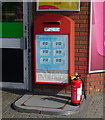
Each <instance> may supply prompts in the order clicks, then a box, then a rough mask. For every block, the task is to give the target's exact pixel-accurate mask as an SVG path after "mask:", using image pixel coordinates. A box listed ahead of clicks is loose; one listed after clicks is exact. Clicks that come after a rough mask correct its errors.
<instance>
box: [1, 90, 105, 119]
mask: <svg viewBox="0 0 105 120" xmlns="http://www.w3.org/2000/svg"><path fill="white" fill-rule="evenodd" d="M0 92H1V91H0ZM104 96H105V93H97V94H91V95H88V96H87V99H86V100H84V101H83V103H82V104H81V105H80V106H75V107H74V106H73V107H71V106H70V104H68V103H69V102H68V101H69V96H68V95H63V94H57V95H56V96H55V95H53V94H50V95H48V94H42V93H34V94H32V93H28V92H27V91H17V90H7V89H5V90H2V119H3V120H4V119H6V118H7V119H8V118H9V119H10V120H11V119H12V118H15V119H19V120H20V119H22V120H23V118H25V119H26V118H27V119H30V118H34V119H38V118H43V119H44V118H46V119H48V118H50V119H54V120H56V119H58V118H61V119H67V118H68V119H69V118H76V119H79V118H95V119H96V118H97V119H100V118H103V119H105V116H104V110H105V105H104V104H103V98H104ZM23 97H25V98H26V97H27V98H28V99H26V101H25V99H24V101H21V102H22V103H24V104H21V105H23V106H24V107H31V108H32V105H34V108H33V109H30V112H29V110H28V111H27V109H26V108H25V109H23V108H20V107H19V108H18V107H17V108H16V106H17V105H19V104H20V101H19V100H22V98H23ZM35 99H36V102H33V100H35ZM30 101H31V102H30ZM54 101H55V102H54ZM16 104H17V105H16ZM46 105H47V107H48V106H49V107H48V108H46ZM23 106H22V107H23ZM58 108H59V109H58ZM62 108H63V109H62ZM28 109H29V108H28ZM25 110H26V111H25ZM49 111H50V112H49ZM52 111H53V112H52ZM65 111H66V114H64V113H65ZM67 111H69V114H67Z"/></svg>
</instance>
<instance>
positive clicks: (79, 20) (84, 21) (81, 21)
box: [75, 19, 89, 24]
mask: <svg viewBox="0 0 105 120" xmlns="http://www.w3.org/2000/svg"><path fill="white" fill-rule="evenodd" d="M75 22H76V23H85V24H86V23H88V22H89V21H88V20H81V19H78V20H75Z"/></svg>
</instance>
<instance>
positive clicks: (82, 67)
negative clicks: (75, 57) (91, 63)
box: [79, 66, 87, 70]
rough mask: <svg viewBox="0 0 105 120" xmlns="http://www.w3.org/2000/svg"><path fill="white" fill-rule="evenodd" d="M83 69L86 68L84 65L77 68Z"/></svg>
mask: <svg viewBox="0 0 105 120" xmlns="http://www.w3.org/2000/svg"><path fill="white" fill-rule="evenodd" d="M84 69H87V67H86V66H79V70H84Z"/></svg>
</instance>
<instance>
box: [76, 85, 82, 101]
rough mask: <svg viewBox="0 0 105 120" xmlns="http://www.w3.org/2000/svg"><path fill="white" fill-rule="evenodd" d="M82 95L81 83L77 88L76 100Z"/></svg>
mask: <svg viewBox="0 0 105 120" xmlns="http://www.w3.org/2000/svg"><path fill="white" fill-rule="evenodd" d="M81 95H82V84H81V85H80V88H77V100H80V99H81Z"/></svg>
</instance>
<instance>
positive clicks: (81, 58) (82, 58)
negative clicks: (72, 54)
mask: <svg viewBox="0 0 105 120" xmlns="http://www.w3.org/2000/svg"><path fill="white" fill-rule="evenodd" d="M79 61H87V58H84V57H80V58H79Z"/></svg>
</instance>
